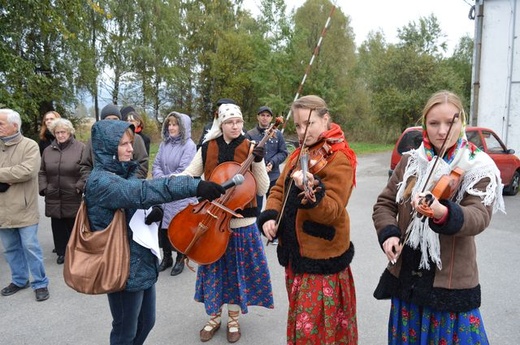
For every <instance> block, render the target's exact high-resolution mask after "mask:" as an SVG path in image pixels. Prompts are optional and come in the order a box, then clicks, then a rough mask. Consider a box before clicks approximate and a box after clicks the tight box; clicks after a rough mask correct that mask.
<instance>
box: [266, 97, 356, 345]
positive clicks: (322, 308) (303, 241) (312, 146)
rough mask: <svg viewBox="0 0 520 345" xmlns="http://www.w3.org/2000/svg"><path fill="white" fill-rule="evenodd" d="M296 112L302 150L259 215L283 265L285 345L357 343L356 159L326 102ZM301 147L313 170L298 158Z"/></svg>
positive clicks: (311, 102)
mask: <svg viewBox="0 0 520 345" xmlns="http://www.w3.org/2000/svg"><path fill="white" fill-rule="evenodd" d="M291 111H292V113H293V118H294V124H295V127H296V132H297V134H298V138H299V140H300V147H299V148H298V149H296V151H294V152H293V154H292V155H291V156H290V157H289V159H288V161H287V163H286V164H285V167H284V170H283V172H282V174H281V175H280V177H279V178H278V180H277V182H276V185H275V186H273V188H272V189H271V192H270V194H269V198H268V199H267V203H266V207H265V211H264V212H262V214H261V215H260V216H259V217H258V224H259V226H261V228H262V230H263V232H264V234H265V235H266V237H267V238H268V239H269V240H272V239H274V238H275V237H278V243H279V244H278V247H277V253H278V261H279V262H280V264H281V265H282V266H285V282H286V288H287V295H288V298H289V313H288V320H287V344H294V345H296V344H301V345H303V344H357V321H356V294H355V288H354V280H353V277H352V273H351V269H350V263H351V261H352V258H353V256H354V246H353V245H352V243H351V242H350V219H349V215H348V213H347V211H346V206H347V203H348V200H349V198H350V195H351V192H352V190H353V188H354V184H355V170H356V155H355V154H354V152H353V151H352V150H351V149H350V148H349V146H348V143H347V141H346V139H345V135H344V134H343V131H342V130H341V128H340V127H339V126H338V125H337V124H335V123H333V122H332V120H331V116H330V114H329V111H328V109H327V104H326V103H325V102H324V101H323V99H321V98H320V97H318V96H313V95H310V96H304V97H301V98H299V99H298V100H296V101H295V102H294V103H293V104H292V106H291ZM302 147H304V149H303V150H304V151H307V152H308V153H309V155H308V162H309V164H308V166H305V164H304V163H302V162H304V160H302V159H298V158H299V157H300V158H303V157H304V156H303V155H302V154H300V153H301V151H302ZM306 170H308V172H307V173H304V172H305V171H306ZM305 180H307V183H305V182H304V181H305Z"/></svg>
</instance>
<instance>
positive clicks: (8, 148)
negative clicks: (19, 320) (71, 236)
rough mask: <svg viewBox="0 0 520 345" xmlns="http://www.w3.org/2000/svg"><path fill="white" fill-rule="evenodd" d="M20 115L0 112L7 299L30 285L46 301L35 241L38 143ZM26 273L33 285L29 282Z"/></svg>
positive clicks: (1, 235)
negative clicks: (23, 128)
mask: <svg viewBox="0 0 520 345" xmlns="http://www.w3.org/2000/svg"><path fill="white" fill-rule="evenodd" d="M21 125H22V120H21V118H20V114H18V113H17V112H16V111H14V110H11V109H0V239H1V240H2V244H3V246H4V256H5V259H6V261H7V262H8V264H9V267H10V268H11V283H10V284H9V285H8V286H6V287H5V288H3V289H2V291H1V294H2V296H10V295H13V294H15V293H16V292H18V291H20V290H22V289H25V288H27V287H29V285H31V287H32V288H33V290H34V291H35V294H36V300H37V301H45V300H47V299H48V298H49V290H48V288H47V286H48V285H49V279H48V278H47V276H46V275H45V268H44V266H43V253H42V249H41V247H40V243H39V242H38V220H39V210H38V170H39V168H40V151H39V148H38V144H37V143H36V142H35V141H34V140H31V139H29V138H26V137H24V136H23V135H22V133H21V131H20V128H21ZM29 274H31V275H32V278H33V280H32V282H31V283H30V282H29V278H30V276H29Z"/></svg>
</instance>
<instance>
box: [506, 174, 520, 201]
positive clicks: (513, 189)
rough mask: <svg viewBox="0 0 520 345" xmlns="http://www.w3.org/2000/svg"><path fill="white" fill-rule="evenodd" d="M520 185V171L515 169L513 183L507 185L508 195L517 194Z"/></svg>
mask: <svg viewBox="0 0 520 345" xmlns="http://www.w3.org/2000/svg"><path fill="white" fill-rule="evenodd" d="M519 185H520V172H518V171H515V173H514V174H513V178H512V179H511V183H510V184H509V186H508V187H507V193H506V194H507V195H516V194H517V193H518V188H519Z"/></svg>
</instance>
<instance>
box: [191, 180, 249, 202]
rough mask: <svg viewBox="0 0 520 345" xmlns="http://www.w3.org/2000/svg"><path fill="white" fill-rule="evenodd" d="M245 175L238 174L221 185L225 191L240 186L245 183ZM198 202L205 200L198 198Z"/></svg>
mask: <svg viewBox="0 0 520 345" xmlns="http://www.w3.org/2000/svg"><path fill="white" fill-rule="evenodd" d="M244 180H245V178H244V175H242V174H236V175H235V176H233V177H232V178H230V179H229V180H227V181H225V182H224V183H222V184H221V186H222V187H223V188H224V189H229V188H231V187H234V186H240V185H241V184H242V183H244ZM197 200H198V201H199V202H201V201H203V200H205V199H204V198H202V197H200V196H199V197H198V198H197Z"/></svg>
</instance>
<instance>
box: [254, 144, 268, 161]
mask: <svg viewBox="0 0 520 345" xmlns="http://www.w3.org/2000/svg"><path fill="white" fill-rule="evenodd" d="M253 156H255V162H256V163H258V162H261V161H262V159H264V157H265V147H263V146H255V148H254V149H253Z"/></svg>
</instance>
